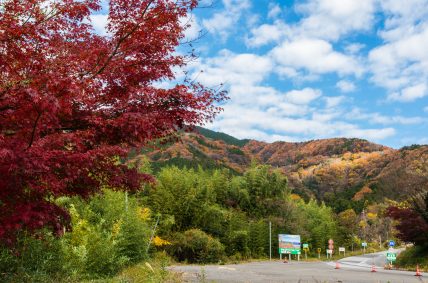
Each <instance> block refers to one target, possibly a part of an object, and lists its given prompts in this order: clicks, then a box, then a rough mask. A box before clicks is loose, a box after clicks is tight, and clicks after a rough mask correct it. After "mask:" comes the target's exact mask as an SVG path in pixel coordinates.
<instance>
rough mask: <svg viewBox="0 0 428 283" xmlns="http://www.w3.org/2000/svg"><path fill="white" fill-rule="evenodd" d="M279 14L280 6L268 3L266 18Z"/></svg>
mask: <svg viewBox="0 0 428 283" xmlns="http://www.w3.org/2000/svg"><path fill="white" fill-rule="evenodd" d="M279 14H281V7H280V6H279V5H278V4H276V3H269V12H268V18H276V17H278V16H279Z"/></svg>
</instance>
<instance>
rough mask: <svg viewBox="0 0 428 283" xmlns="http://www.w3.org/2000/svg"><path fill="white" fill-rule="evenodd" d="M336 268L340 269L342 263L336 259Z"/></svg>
mask: <svg viewBox="0 0 428 283" xmlns="http://www.w3.org/2000/svg"><path fill="white" fill-rule="evenodd" d="M334 269H340V264H339V262H338V261H336V267H335V268H334Z"/></svg>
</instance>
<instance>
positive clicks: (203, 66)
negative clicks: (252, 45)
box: [194, 50, 273, 86]
mask: <svg viewBox="0 0 428 283" xmlns="http://www.w3.org/2000/svg"><path fill="white" fill-rule="evenodd" d="M194 67H195V68H196V69H198V70H202V71H203V73H201V74H200V75H198V80H199V81H201V82H202V83H204V84H206V85H208V86H214V85H219V84H221V83H226V84H233V85H255V84H258V83H260V82H261V81H262V80H263V79H264V78H265V77H266V76H268V75H269V73H270V72H271V70H272V68H273V65H272V62H271V60H270V59H269V58H268V57H264V56H258V55H255V54H250V53H242V54H234V53H232V52H230V51H229V50H222V51H221V52H220V53H219V56H217V57H214V58H208V59H206V60H205V61H203V62H202V63H200V64H198V65H196V66H194Z"/></svg>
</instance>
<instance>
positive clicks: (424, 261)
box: [395, 245, 428, 272]
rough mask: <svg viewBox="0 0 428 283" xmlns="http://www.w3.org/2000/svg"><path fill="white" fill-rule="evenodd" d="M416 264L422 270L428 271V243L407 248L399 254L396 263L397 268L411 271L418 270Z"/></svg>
mask: <svg viewBox="0 0 428 283" xmlns="http://www.w3.org/2000/svg"><path fill="white" fill-rule="evenodd" d="M416 265H419V269H420V271H421V272H428V245H427V246H414V247H410V248H407V249H406V250H404V251H403V252H401V253H400V254H399V255H398V257H397V261H396V263H395V266H396V267H397V268H399V269H404V270H411V271H415V270H416Z"/></svg>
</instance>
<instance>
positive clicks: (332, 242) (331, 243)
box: [328, 239, 334, 258]
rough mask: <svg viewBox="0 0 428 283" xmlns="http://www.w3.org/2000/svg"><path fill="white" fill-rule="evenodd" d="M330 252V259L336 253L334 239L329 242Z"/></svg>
mask: <svg viewBox="0 0 428 283" xmlns="http://www.w3.org/2000/svg"><path fill="white" fill-rule="evenodd" d="M328 250H329V252H328V253H330V258H331V257H332V256H333V252H334V241H333V239H330V240H328Z"/></svg>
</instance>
